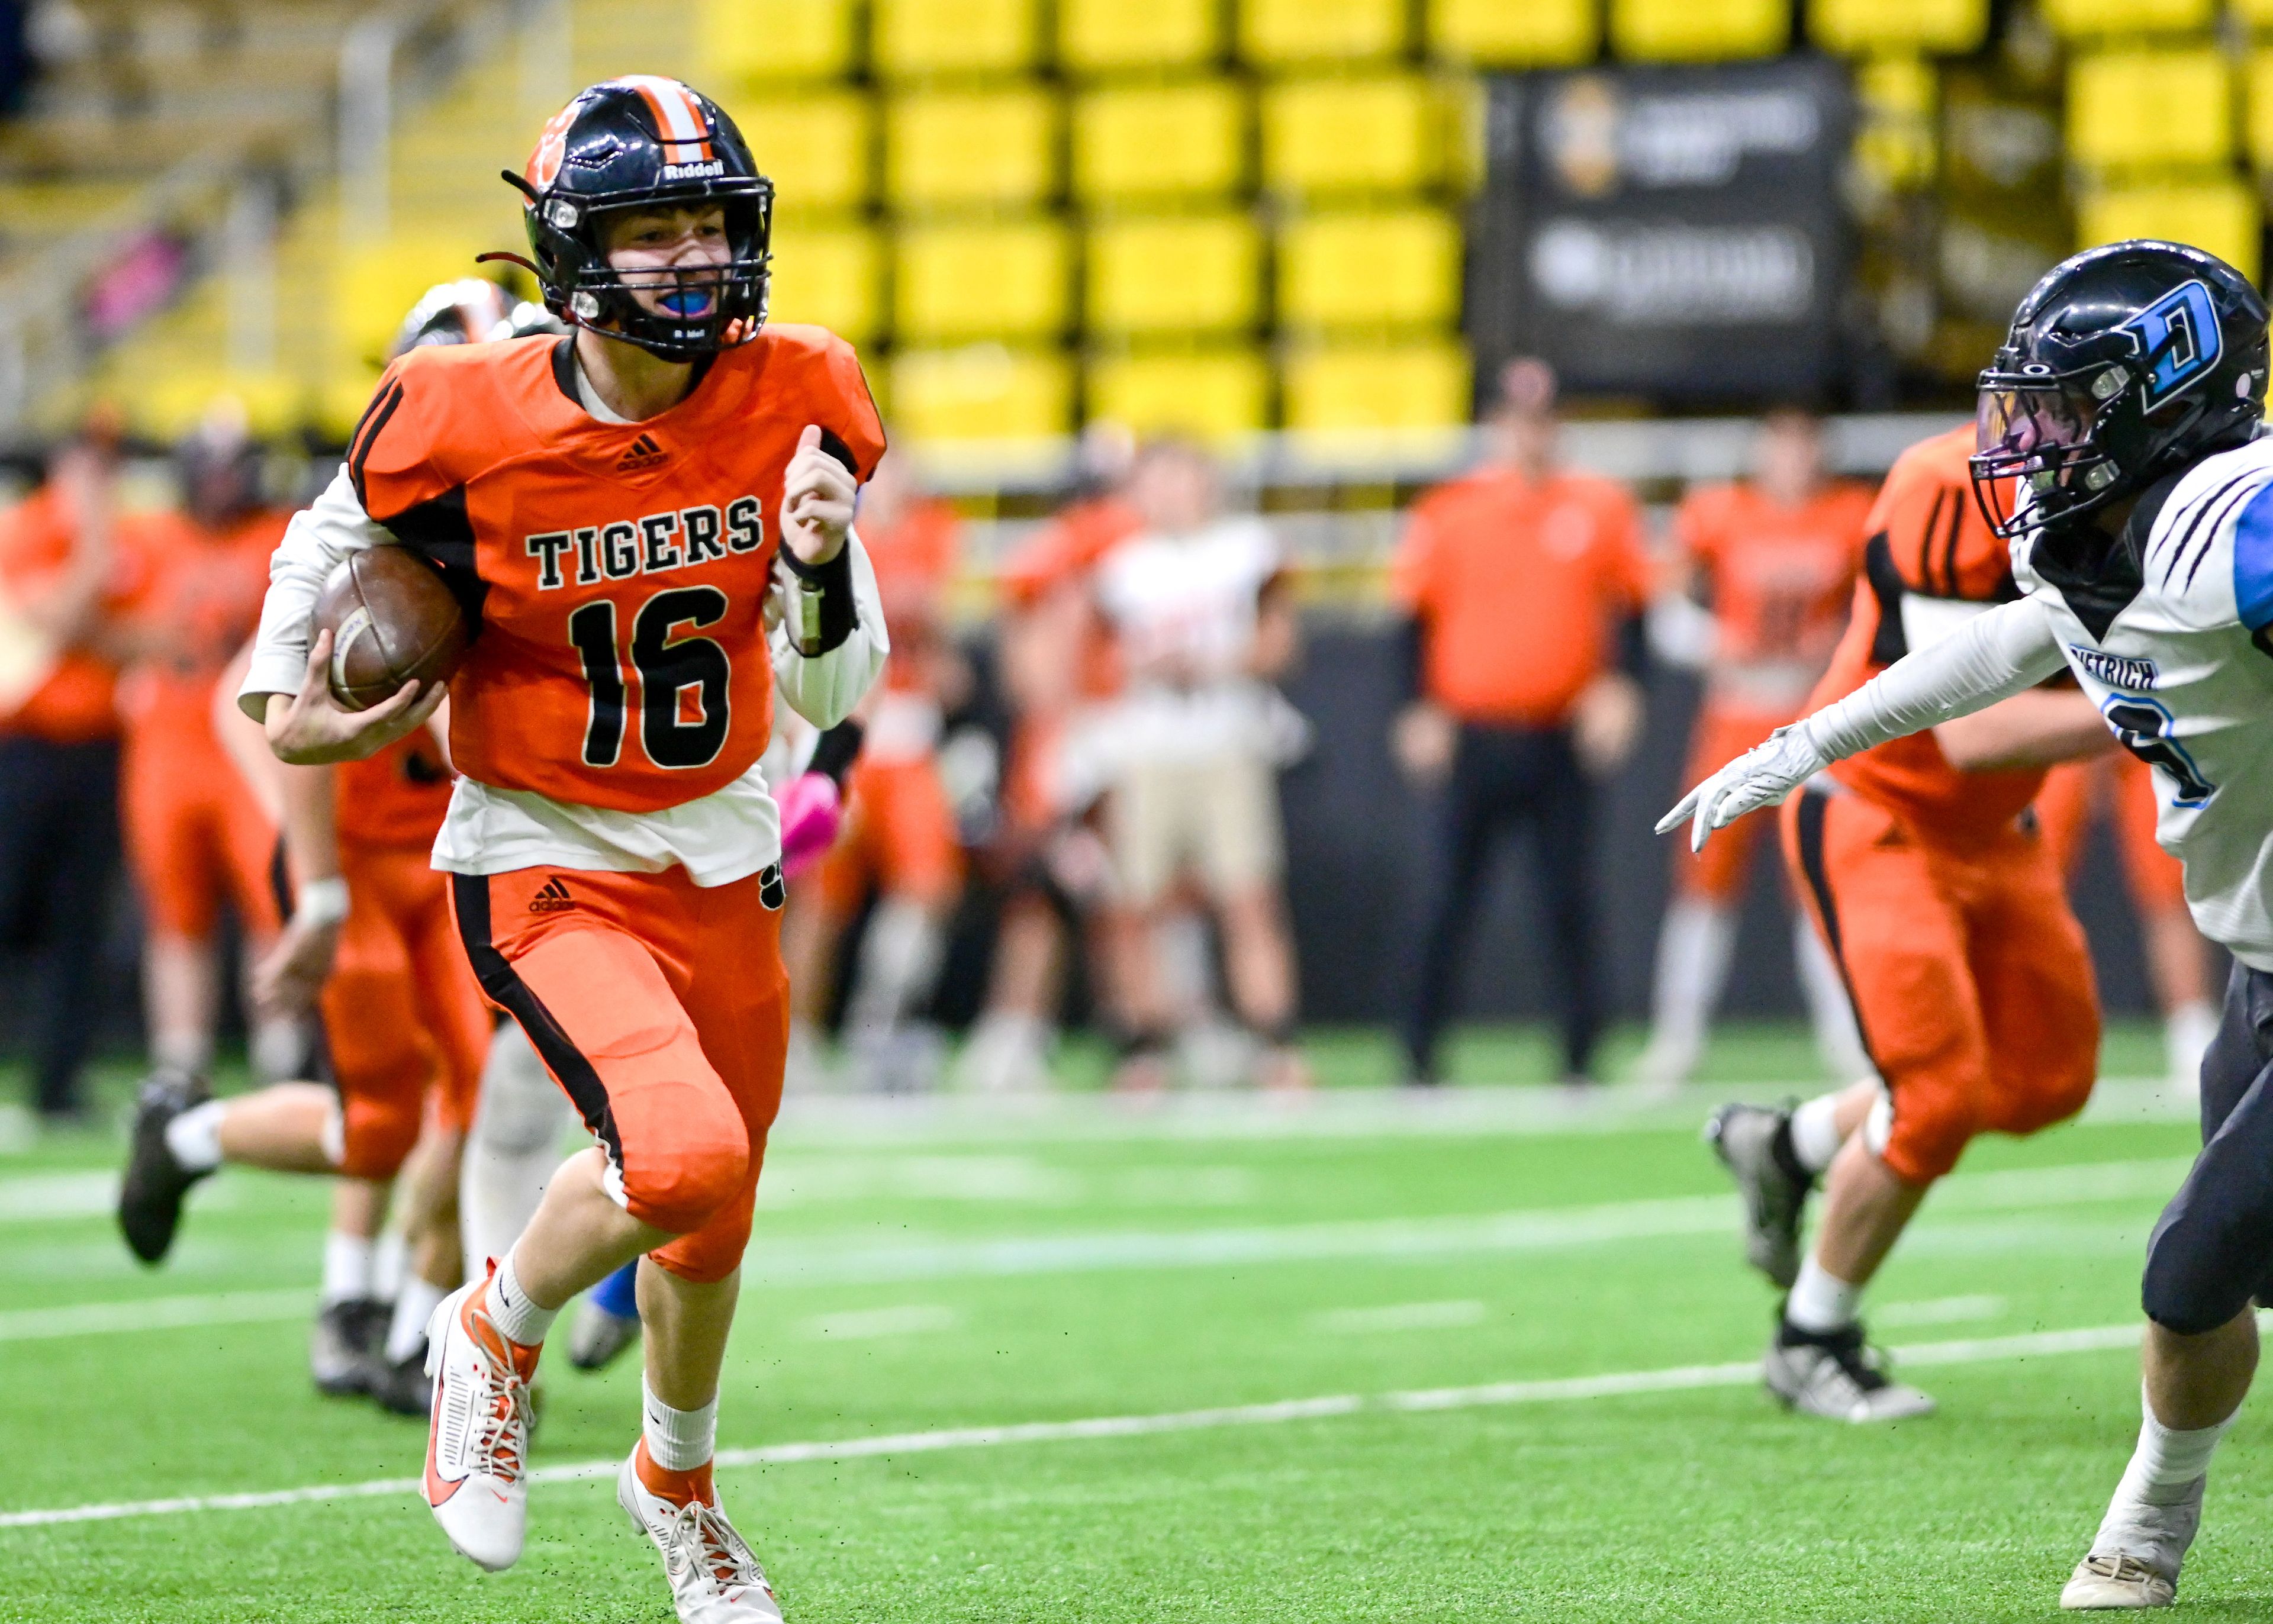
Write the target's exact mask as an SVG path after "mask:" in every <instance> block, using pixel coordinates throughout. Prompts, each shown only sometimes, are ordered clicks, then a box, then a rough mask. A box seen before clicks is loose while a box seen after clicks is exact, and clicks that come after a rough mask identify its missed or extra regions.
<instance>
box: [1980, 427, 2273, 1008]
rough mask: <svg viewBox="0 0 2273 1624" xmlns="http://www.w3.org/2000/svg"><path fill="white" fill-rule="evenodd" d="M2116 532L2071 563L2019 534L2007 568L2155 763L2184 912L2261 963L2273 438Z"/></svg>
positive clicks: (2162, 828)
mask: <svg viewBox="0 0 2273 1624" xmlns="http://www.w3.org/2000/svg"><path fill="white" fill-rule="evenodd" d="M2124 534H2125V538H2126V541H2127V543H2129V545H2128V546H2121V545H2119V546H2117V547H2115V548H2113V549H2112V550H2110V553H2109V555H2108V557H2107V558H2106V560H2105V561H2104V562H2102V563H2100V564H2098V565H2097V567H2095V568H2090V569H2083V568H2079V569H2078V570H2076V571H2075V572H2074V573H2071V572H2068V571H2066V570H2063V569H2062V568H2061V567H2060V564H2061V558H2060V550H2059V546H2058V544H2057V543H2047V542H2046V541H2044V539H2043V538H2042V536H2041V533H2039V534H2037V535H2031V536H2030V537H2029V540H2028V541H2027V542H2025V543H2022V544H2019V545H2016V546H2015V547H2014V579H2015V580H2018V581H2019V583H2020V584H2021V586H2022V588H2023V589H2024V590H2026V591H2027V592H2028V593H2029V595H2030V596H2031V597H2032V598H2036V599H2037V600H2039V601H2040V602H2044V605H2045V606H2046V608H2047V609H2048V610H2049V611H2050V614H2051V617H2052V625H2053V627H2054V629H2055V631H2056V632H2057V633H2058V635H2059V640H2060V647H2061V649H2062V652H2063V653H2064V654H2065V655H2067V663H2068V668H2069V669H2070V670H2073V671H2074V673H2075V677H2076V680H2077V681H2078V682H2079V683H2080V684H2082V687H2083V691H2084V692H2086V693H2087V694H2089V695H2090V697H2091V699H2092V701H2093V702H2094V703H2095V704H2097V706H2098V707H2099V710H2100V714H2101V715H2103V716H2104V717H2105V718H2106V719H2107V725H2108V726H2109V727H2110V728H2111V729H2112V730H2113V731H2114V733H2115V737H2116V738H2117V739H2118V740H2119V742H2120V743H2121V744H2122V745H2123V747H2124V748H2125V749H2127V750H2128V751H2130V752H2132V753H2133V754H2134V755H2136V756H2138V757H2140V758H2142V760H2145V761H2146V762H2147V763H2148V764H2149V766H2151V767H2153V768H2154V782H2155V790H2156V793H2157V797H2158V798H2159V800H2160V802H2161V805H2160V809H2159V811H2158V812H2157V818H2156V823H2155V838H2156V841H2157V843H2158V844H2160V845H2161V846H2162V848H2163V849H2164V850H2165V851H2167V852H2169V853H2171V855H2172V856H2173V857H2178V858H2179V859H2180V860H2181V861H2182V862H2183V863H2184V864H2186V872H2187V875H2186V887H2187V903H2188V905H2189V906H2190V907H2191V909H2193V912H2194V922H2195V923H2196V924H2198V925H2199V926H2201V928H2202V933H2203V934H2204V935H2206V936H2208V937H2209V938H2210V939H2212V940H2213V941H2217V942H2219V943H2221V944H2223V945H2224V947H2227V948H2229V949H2230V950H2231V951H2232V953H2233V954H2234V956H2235V957H2237V958H2239V959H2240V960H2241V961H2242V962H2245V963H2247V964H2248V965H2249V966H2251V967H2252V968H2253V969H2263V970H2273V652H2268V651H2269V649H2273V632H2269V631H2268V630H2267V628H2268V627H2273V439H2258V440H2254V441H2252V442H2251V443H2250V444H2248V445H2243V446H2239V447H2238V448H2236V449H2234V450H2232V451H2225V452H2219V453H2216V454H2215V455H2212V456H2209V457H2206V458H2204V459H2203V460H2202V461H2200V462H2198V463H2196V464H2195V465H2194V467H2193V468H2189V469H2187V471H2186V472H2185V473H2184V474H2182V475H2179V476H2178V477H2177V478H2176V479H2174V480H2166V481H2164V482H2162V483H2158V484H2157V485H2156V486H2154V487H2152V488H2150V489H2149V490H2148V491H2147V492H2146V494H2145V495H2144V496H2143V497H2142V498H2141V499H2140V503H2139V505H2138V507H2137V509H2136V510H2135V511H2134V513H2133V514H2132V516H2131V519H2130V521H2129V522H2128V523H2127V525H2126V527H2125V531H2124ZM2134 559H2135V562H2136V565H2137V571H2136V574H2135V576H2134V574H2133V573H2132V571H2131V565H2132V563H2133V561H2134ZM2261 635H2262V640H2261Z"/></svg>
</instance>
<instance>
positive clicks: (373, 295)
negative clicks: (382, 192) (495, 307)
mask: <svg viewBox="0 0 2273 1624" xmlns="http://www.w3.org/2000/svg"><path fill="white" fill-rule="evenodd" d="M493 246H494V244H493V243H489V242H486V241H484V240H483V239H482V238H480V237H452V236H411V235H409V234H407V233H398V234H397V235H395V236H393V237H390V238H388V239H387V240H386V241H385V242H382V243H373V244H372V245H371V247H370V248H368V249H365V250H363V251H359V252H357V253H355V254H352V255H348V256H344V257H342V258H341V259H340V261H339V262H338V268H337V272H336V280H335V281H334V284H333V305H332V311H333V316H332V319H333V324H334V328H335V329H336V331H337V332H338V333H339V336H340V338H341V341H343V343H344V344H345V346H346V353H347V354H348V355H351V356H353V357H355V358H356V360H359V361H376V360H378V359H379V357H380V356H382V355H385V354H386V347H387V346H388V345H389V344H390V343H392V342H393V341H394V334H395V332H396V330H397V329H398V328H399V327H401V325H402V318H403V314H404V312H406V311H409V308H410V307H411V306H412V305H413V304H416V303H417V302H418V298H419V296H420V295H422V294H424V292H425V291H426V290H427V289H428V288H431V287H432V286H433V285H434V284H435V283H437V282H446V281H456V280H457V279H458V278H459V277H461V276H475V275H478V274H480V267H479V266H476V265H475V264H474V256H475V255H476V254H478V253H480V252H482V251H484V250H485V249H488V248H491V247H493Z"/></svg>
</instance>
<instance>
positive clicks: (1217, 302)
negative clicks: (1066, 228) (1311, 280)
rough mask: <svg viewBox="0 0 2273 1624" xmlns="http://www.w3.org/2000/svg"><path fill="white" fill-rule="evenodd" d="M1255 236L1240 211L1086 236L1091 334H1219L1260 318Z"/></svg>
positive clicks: (1123, 224) (1258, 238)
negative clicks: (1087, 237) (1087, 243)
mask: <svg viewBox="0 0 2273 1624" xmlns="http://www.w3.org/2000/svg"><path fill="white" fill-rule="evenodd" d="M1262 301H1263V235H1262V231H1261V228H1259V227H1257V225H1256V223H1255V220H1254V217H1253V216H1252V215H1251V214H1250V213H1248V212H1247V211H1245V210H1243V209H1242V210H1236V211H1234V210H1229V209H1227V210H1225V211H1223V212H1221V213H1211V214H1188V215H1172V216H1168V217H1166V218H1162V219H1157V220H1122V221H1113V222H1110V223H1108V224H1105V225H1101V226H1099V227H1097V228H1095V229H1093V230H1092V231H1091V233H1090V236H1089V263H1088V296H1087V301H1086V306H1087V311H1088V325H1089V327H1090V330H1091V332H1094V333H1115V334H1119V333H1227V332H1235V331H1238V330H1239V329H1242V328H1246V327H1251V326H1255V325H1256V323H1257V321H1258V320H1259V319H1260V318H1261V316H1262Z"/></svg>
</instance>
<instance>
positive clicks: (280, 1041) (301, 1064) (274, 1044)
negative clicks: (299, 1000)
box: [244, 1015, 309, 1083]
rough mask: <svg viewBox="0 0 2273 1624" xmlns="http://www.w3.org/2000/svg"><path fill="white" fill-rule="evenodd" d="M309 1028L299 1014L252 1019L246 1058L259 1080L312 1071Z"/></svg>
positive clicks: (276, 1080) (246, 1045)
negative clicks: (309, 1065)
mask: <svg viewBox="0 0 2273 1624" xmlns="http://www.w3.org/2000/svg"><path fill="white" fill-rule="evenodd" d="M308 1051H309V1042H308V1028H307V1025H306V1023H305V1022H303V1021H301V1019H300V1018H299V1017H298V1016H296V1015H283V1016H268V1017H264V1018H262V1019H260V1020H257V1021H255V1022H253V1023H252V1031H251V1037H249V1038H248V1040H247V1041H246V1044H245V1057H244V1058H245V1059H246V1061H247V1062H248V1063H249V1064H250V1066H251V1068H252V1076H253V1081H256V1082H263V1083H267V1082H281V1081H283V1080H284V1079H286V1078H288V1077H304V1076H306V1075H307V1074H308V1070H309V1067H308V1060H309V1053H308Z"/></svg>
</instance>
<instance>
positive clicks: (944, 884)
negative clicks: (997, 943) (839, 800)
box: [821, 755, 963, 917]
mask: <svg viewBox="0 0 2273 1624" xmlns="http://www.w3.org/2000/svg"><path fill="white" fill-rule="evenodd" d="M846 790H847V794H846V797H845V798H846V802H847V805H846V807H845V828H844V833H843V834H840V835H838V836H837V840H836V845H835V846H833V847H831V848H830V849H829V855H828V856H827V857H824V858H823V859H822V860H821V896H822V898H823V899H824V901H825V902H826V905H827V907H828V909H829V912H830V913H832V914H835V915H837V916H838V917H844V916H845V915H849V914H851V913H852V912H853V911H854V910H855V909H858V908H859V906H860V903H861V902H862V900H863V899H864V898H865V897H866V894H867V891H868V887H869V886H871V885H872V884H873V885H874V886H875V887H876V888H877V889H878V890H880V891H882V892H884V893H886V894H889V895H892V896H904V897H908V898H911V900H913V901H915V902H921V903H923V904H924V905H925V906H926V907H928V908H942V907H945V906H946V905H947V904H948V903H949V902H953V901H954V900H955V896H956V892H957V891H958V890H960V889H961V887H962V885H963V847H962V844H961V842H958V841H957V840H956V834H955V809H954V808H953V807H952V806H950V805H948V799H947V787H946V786H945V785H944V784H942V783H941V782H940V778H939V761H938V760H937V758H936V757H934V756H929V755H926V756H919V757H917V758H915V759H914V760H896V761H880V760H875V759H874V758H873V757H867V758H863V759H862V760H860V762H859V764H858V765H857V766H855V767H853V769H852V776H851V780H850V781H849V782H848V783H847V785H846Z"/></svg>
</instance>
